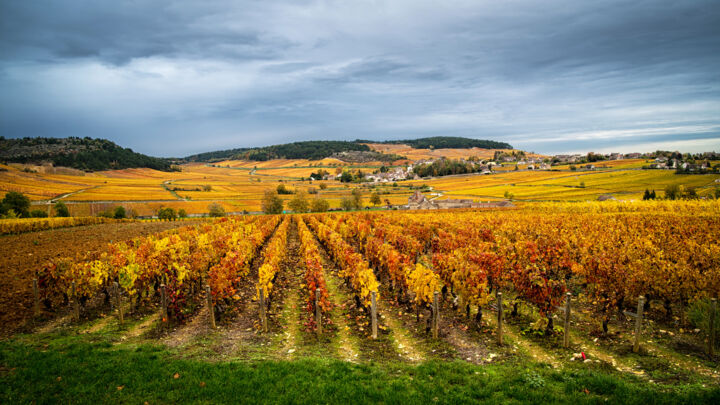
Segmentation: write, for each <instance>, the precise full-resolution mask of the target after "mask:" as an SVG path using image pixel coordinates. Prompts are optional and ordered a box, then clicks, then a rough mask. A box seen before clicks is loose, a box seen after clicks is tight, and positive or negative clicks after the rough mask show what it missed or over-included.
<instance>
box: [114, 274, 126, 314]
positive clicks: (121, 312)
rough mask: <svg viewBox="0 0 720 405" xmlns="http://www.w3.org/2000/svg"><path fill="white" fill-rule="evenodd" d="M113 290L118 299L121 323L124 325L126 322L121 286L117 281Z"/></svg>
mask: <svg viewBox="0 0 720 405" xmlns="http://www.w3.org/2000/svg"><path fill="white" fill-rule="evenodd" d="M113 292H114V293H115V299H116V300H117V308H118V318H119V319H120V325H122V324H123V323H124V322H125V316H124V314H123V307H122V296H121V295H120V286H119V285H118V283H117V281H116V282H114V283H113Z"/></svg>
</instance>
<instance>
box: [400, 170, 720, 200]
mask: <svg viewBox="0 0 720 405" xmlns="http://www.w3.org/2000/svg"><path fill="white" fill-rule="evenodd" d="M719 178H720V175H678V174H675V172H674V171H671V170H607V169H605V170H599V171H584V172H581V171H578V172H574V171H510V172H505V173H501V174H496V175H487V176H482V175H477V176H456V177H451V178H447V177H446V178H438V179H430V180H416V181H414V182H413V183H414V184H425V185H428V186H431V187H433V190H434V191H437V192H442V193H444V194H447V195H449V196H455V197H457V196H464V197H470V198H473V197H474V198H476V199H477V198H479V199H480V200H483V199H500V198H503V197H504V194H505V192H509V193H511V194H513V196H514V198H515V199H518V200H541V201H564V200H579V201H583V200H591V199H596V198H597V197H598V196H600V195H602V194H612V195H614V196H615V197H616V198H618V199H639V198H642V195H643V193H644V191H645V189H650V190H655V191H656V193H658V194H659V195H660V196H662V195H663V190H664V189H665V187H666V186H668V185H670V184H678V185H682V186H684V187H695V188H696V189H697V191H698V194H699V195H701V196H702V195H707V194H710V193H712V192H713V190H714V188H715V187H717V186H720V184H718V183H715V180H717V179H719Z"/></svg>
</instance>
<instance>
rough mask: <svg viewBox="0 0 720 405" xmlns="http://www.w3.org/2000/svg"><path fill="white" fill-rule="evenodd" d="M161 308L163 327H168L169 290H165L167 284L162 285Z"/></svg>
mask: <svg viewBox="0 0 720 405" xmlns="http://www.w3.org/2000/svg"><path fill="white" fill-rule="evenodd" d="M160 306H161V307H162V323H163V325H167V321H168V311H167V290H166V289H165V284H160Z"/></svg>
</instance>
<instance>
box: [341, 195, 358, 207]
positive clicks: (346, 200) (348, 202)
mask: <svg viewBox="0 0 720 405" xmlns="http://www.w3.org/2000/svg"><path fill="white" fill-rule="evenodd" d="M340 207H342V209H344V210H345V211H350V210H352V209H353V208H355V203H354V202H353V198H352V196H345V197H343V198H342V199H341V200H340Z"/></svg>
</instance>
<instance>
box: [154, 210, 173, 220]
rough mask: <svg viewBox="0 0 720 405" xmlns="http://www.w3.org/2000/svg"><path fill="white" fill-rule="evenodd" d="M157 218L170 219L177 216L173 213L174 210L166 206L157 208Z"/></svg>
mask: <svg viewBox="0 0 720 405" xmlns="http://www.w3.org/2000/svg"><path fill="white" fill-rule="evenodd" d="M157 215H158V218H160V219H162V220H166V221H172V220H174V219H175V218H177V214H175V210H174V209H172V208H170V207H167V208H160V209H159V210H158V214H157Z"/></svg>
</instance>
